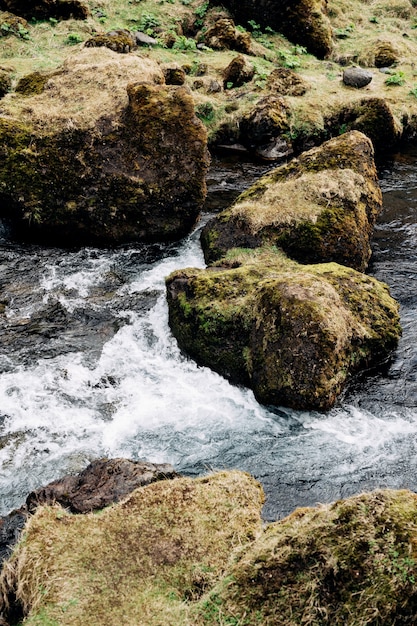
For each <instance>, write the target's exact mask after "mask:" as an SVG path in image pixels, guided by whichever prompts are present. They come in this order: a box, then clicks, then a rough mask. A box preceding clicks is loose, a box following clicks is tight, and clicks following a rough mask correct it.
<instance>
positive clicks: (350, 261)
mask: <svg viewBox="0 0 417 626" xmlns="http://www.w3.org/2000/svg"><path fill="white" fill-rule="evenodd" d="M381 208H382V196H381V191H380V189H379V185H378V177H377V172H376V168H375V163H374V154H373V149H372V144H371V142H370V140H369V139H368V138H367V137H365V136H364V135H363V134H362V133H358V132H352V133H348V134H345V135H342V136H339V137H337V138H335V139H332V140H330V141H328V142H326V143H324V144H323V145H322V146H320V147H318V148H313V149H312V150H309V151H308V152H304V153H303V154H301V156H300V157H298V158H297V159H294V160H293V161H290V162H289V163H288V164H287V165H283V166H281V167H280V168H277V169H275V170H273V171H272V172H271V173H269V174H267V175H266V176H264V177H262V178H261V179H260V180H259V181H258V182H257V183H255V185H253V186H252V187H250V188H249V189H248V190H247V191H246V192H244V193H243V194H241V195H240V196H239V197H238V198H237V200H236V201H235V203H234V204H233V205H232V206H231V207H230V208H228V209H226V210H225V211H223V212H222V213H220V214H219V215H218V216H216V217H214V218H213V219H212V220H210V221H209V222H208V223H207V225H206V226H205V227H204V229H203V231H202V238H201V242H202V245H203V250H204V255H205V258H206V261H207V262H211V261H213V260H215V259H219V258H220V257H222V256H223V255H224V254H225V253H226V252H227V251H228V250H230V249H231V248H235V247H250V248H254V247H257V246H260V245H276V246H278V247H280V248H282V249H283V250H285V252H286V253H287V254H288V255H289V256H290V257H291V258H293V259H296V260H297V261H299V262H301V263H317V262H320V263H321V262H328V261H336V262H337V263H341V264H344V265H347V266H350V267H353V268H355V269H358V270H364V269H365V268H366V266H367V263H368V261H369V258H370V255H371V248H370V237H371V234H372V227H373V224H374V222H375V219H376V217H377V215H378V214H379V213H380V211H381Z"/></svg>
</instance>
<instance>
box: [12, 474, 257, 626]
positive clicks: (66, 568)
mask: <svg viewBox="0 0 417 626" xmlns="http://www.w3.org/2000/svg"><path fill="white" fill-rule="evenodd" d="M262 502H263V494H262V490H261V488H260V486H259V485H258V483H256V482H255V481H254V480H253V479H252V478H251V477H250V476H249V475H247V474H244V473H241V472H229V473H219V474H216V475H213V476H210V477H207V478H201V479H197V480H192V479H188V478H181V479H177V480H175V481H161V482H160V483H155V484H152V485H149V486H148V487H144V488H140V489H138V490H136V491H135V492H133V494H132V495H131V496H130V497H129V498H128V499H127V500H125V501H124V502H123V503H121V504H118V505H115V506H112V507H109V508H108V509H105V510H103V511H102V512H101V513H99V514H91V515H86V516H73V515H71V514H69V513H66V512H65V511H64V510H63V509H61V508H59V507H41V508H40V509H38V511H37V513H36V514H35V515H34V516H33V517H32V518H31V520H30V521H29V523H28V526H27V529H26V532H25V535H24V537H23V539H22V540H21V542H20V544H19V545H18V547H17V549H16V550H15V552H14V554H13V556H12V557H11V559H10V561H9V562H8V563H7V565H6V568H5V571H4V573H3V577H2V584H1V586H2V594H3V598H6V599H7V595H8V593H10V591H11V592H12V593H13V594H15V596H16V598H17V600H18V602H20V603H21V605H22V607H23V610H24V613H25V614H26V615H27V616H28V618H27V619H26V620H25V624H36V623H38V622H37V620H38V619H39V616H40V615H42V616H44V617H45V619H46V618H47V619H49V620H50V622H47V621H45V624H47V623H54V620H55V621H56V623H58V624H62V625H64V624H66V625H67V624H68V625H69V624H71V625H76V624H78V625H80V626H81V625H82V626H85V624H91V625H94V624H96V625H97V626H98V625H100V626H114V625H115V624H143V625H145V624H146V625H149V626H156V625H159V626H160V625H162V624H166V625H169V624H171V626H180V625H181V624H191V622H190V621H189V617H188V615H189V603H190V602H192V601H193V600H195V599H198V598H199V597H200V596H201V594H202V593H204V591H205V590H206V589H208V588H211V587H212V585H213V584H214V582H216V581H217V580H218V579H219V577H220V576H221V575H222V574H223V571H224V569H225V567H226V565H227V563H228V560H229V556H230V552H231V551H232V550H233V549H234V548H236V547H239V546H242V545H245V544H246V543H247V542H250V541H253V540H254V539H255V537H256V536H257V535H258V534H259V532H260V530H261V520H260V508H261V505H262ZM41 623H43V622H41Z"/></svg>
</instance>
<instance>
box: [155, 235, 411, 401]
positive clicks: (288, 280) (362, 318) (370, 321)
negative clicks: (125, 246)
mask: <svg viewBox="0 0 417 626" xmlns="http://www.w3.org/2000/svg"><path fill="white" fill-rule="evenodd" d="M167 299H168V305H169V323H170V326H171V329H172V332H173V333H174V335H175V337H176V339H177V341H178V344H179V346H180V347H181V348H182V349H183V350H184V351H186V352H187V353H188V354H190V356H191V357H193V358H194V359H195V360H196V361H197V363H199V364H200V365H204V366H208V367H210V368H212V369H213V370H214V371H216V372H218V373H220V374H222V375H223V376H225V377H226V378H228V379H229V380H231V381H232V382H234V383H237V384H243V385H246V386H248V387H250V388H252V389H253V391H254V393H255V396H256V398H257V399H258V400H259V402H261V403H263V404H266V405H275V406H280V405H281V406H290V407H293V408H296V409H306V410H314V409H318V410H325V409H328V408H330V407H331V406H333V405H334V403H335V402H336V399H337V398H338V396H339V394H340V393H341V391H342V390H343V388H344V387H345V385H346V382H347V380H348V379H349V377H350V376H351V374H352V373H354V372H357V371H358V370H361V369H365V368H367V367H369V366H370V365H371V364H375V363H378V362H379V361H381V360H383V359H384V358H386V357H387V355H388V354H389V353H390V351H391V350H393V349H394V348H395V347H396V344H397V341H398V337H399V335H400V325H399V315H398V305H397V304H396V302H395V301H394V300H393V299H392V298H391V297H390V295H389V292H388V288H387V286H386V285H384V284H382V283H380V282H378V281H377V280H375V279H373V278H370V277H369V276H366V275H365V274H361V273H359V272H356V271H355V270H352V269H350V268H347V267H343V266H341V265H338V264H336V263H321V264H317V265H307V266H306V265H299V264H297V263H295V262H294V261H290V260H289V259H288V258H287V257H286V256H285V255H284V254H283V253H282V252H280V251H277V250H276V249H271V248H269V247H268V248H266V247H265V248H259V249H257V250H247V249H245V250H243V249H236V248H235V249H233V250H230V251H229V253H228V254H227V255H226V256H225V257H224V258H223V259H220V260H219V261H218V262H217V263H214V264H212V265H210V266H209V267H208V268H207V269H206V270H200V269H194V268H188V269H184V270H178V271H176V272H174V273H173V274H171V275H170V276H169V277H168V278H167Z"/></svg>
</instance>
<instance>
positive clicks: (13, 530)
mask: <svg viewBox="0 0 417 626" xmlns="http://www.w3.org/2000/svg"><path fill="white" fill-rule="evenodd" d="M26 520H27V511H26V509H25V507H23V508H21V509H16V510H15V511H12V512H11V513H9V514H8V515H5V516H4V517H0V568H1V566H2V564H3V561H5V560H6V559H8V558H9V556H10V554H11V552H12V550H13V546H14V545H15V544H16V543H17V541H18V540H19V537H20V533H21V532H22V530H23V528H24V526H25V524H26ZM0 623H1V622H0Z"/></svg>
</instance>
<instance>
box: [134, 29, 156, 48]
mask: <svg viewBox="0 0 417 626" xmlns="http://www.w3.org/2000/svg"><path fill="white" fill-rule="evenodd" d="M133 36H134V38H135V39H136V45H137V46H156V44H157V43H158V42H157V40H156V39H154V38H153V37H149V35H147V34H146V33H141V32H140V31H139V30H137V31H136V32H135V33H133Z"/></svg>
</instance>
